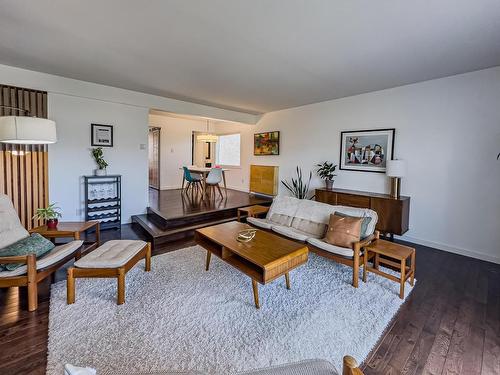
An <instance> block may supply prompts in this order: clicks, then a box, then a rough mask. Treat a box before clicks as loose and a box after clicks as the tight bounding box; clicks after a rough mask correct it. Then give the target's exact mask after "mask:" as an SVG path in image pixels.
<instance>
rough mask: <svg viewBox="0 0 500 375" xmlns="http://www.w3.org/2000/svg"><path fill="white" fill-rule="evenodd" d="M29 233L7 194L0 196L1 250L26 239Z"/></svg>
mask: <svg viewBox="0 0 500 375" xmlns="http://www.w3.org/2000/svg"><path fill="white" fill-rule="evenodd" d="M28 236H29V233H28V231H27V230H26V229H24V227H23V226H22V225H21V222H20V221H19V216H17V212H16V210H15V209H14V206H13V205H12V201H11V200H10V198H9V197H8V196H7V195H5V194H0V248H3V247H6V246H9V245H12V244H13V243H15V242H17V241H19V240H21V239H23V238H26V237H28Z"/></svg>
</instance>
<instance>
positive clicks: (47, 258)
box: [0, 241, 83, 277]
mask: <svg viewBox="0 0 500 375" xmlns="http://www.w3.org/2000/svg"><path fill="white" fill-rule="evenodd" d="M82 245H83V241H71V242H68V243H66V244H64V245H60V246H56V247H55V248H54V249H53V250H52V251H50V252H49V253H47V254H45V255H44V256H43V257H41V258H40V259H37V261H36V269H37V270H41V269H43V268H46V267H49V266H51V265H52V264H54V263H57V262H59V261H60V260H61V259H63V258H65V257H67V256H68V255H70V254H72V253H75V252H76V250H78V249H79V248H80V247H81V246H82ZM27 270H28V267H27V266H26V265H25V264H23V265H22V266H21V267H19V268H16V269H15V270H14V271H2V272H0V277H12V276H20V275H25V274H26V272H27Z"/></svg>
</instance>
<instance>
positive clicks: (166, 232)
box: [132, 214, 237, 249]
mask: <svg viewBox="0 0 500 375" xmlns="http://www.w3.org/2000/svg"><path fill="white" fill-rule="evenodd" d="M236 219H237V217H236V216H231V217H224V218H218V219H208V220H203V221H199V222H196V223H192V224H190V225H184V226H182V227H176V228H170V229H162V227H161V226H158V224H157V216H155V215H148V214H144V215H134V216H132V223H133V224H134V226H136V227H137V228H138V229H141V230H142V231H143V233H144V234H145V235H146V237H147V238H148V240H149V241H150V242H151V244H152V245H153V249H154V248H155V246H158V245H161V244H164V243H167V242H173V241H178V240H180V239H183V238H189V237H192V236H193V235H194V231H195V230H196V229H198V228H203V227H208V226H210V225H216V224H221V223H226V222H228V221H233V220H236Z"/></svg>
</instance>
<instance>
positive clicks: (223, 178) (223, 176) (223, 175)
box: [222, 171, 227, 198]
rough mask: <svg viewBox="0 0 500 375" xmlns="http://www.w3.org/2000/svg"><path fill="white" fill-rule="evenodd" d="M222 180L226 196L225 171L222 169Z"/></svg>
mask: <svg viewBox="0 0 500 375" xmlns="http://www.w3.org/2000/svg"><path fill="white" fill-rule="evenodd" d="M222 180H223V181H224V192H225V193H226V198H227V185H226V172H225V171H222Z"/></svg>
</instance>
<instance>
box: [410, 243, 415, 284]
mask: <svg viewBox="0 0 500 375" xmlns="http://www.w3.org/2000/svg"><path fill="white" fill-rule="evenodd" d="M410 261H411V266H410V267H411V278H410V285H411V286H413V285H414V284H415V250H413V253H411V259H410Z"/></svg>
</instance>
